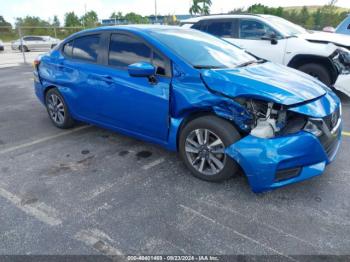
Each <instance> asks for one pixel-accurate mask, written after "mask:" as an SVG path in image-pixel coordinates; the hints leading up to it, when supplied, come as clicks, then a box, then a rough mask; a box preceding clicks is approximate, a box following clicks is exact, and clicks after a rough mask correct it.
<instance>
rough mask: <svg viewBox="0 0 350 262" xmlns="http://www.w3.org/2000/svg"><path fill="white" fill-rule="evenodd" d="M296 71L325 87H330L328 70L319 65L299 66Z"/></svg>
mask: <svg viewBox="0 0 350 262" xmlns="http://www.w3.org/2000/svg"><path fill="white" fill-rule="evenodd" d="M298 69H299V70H300V71H302V72H304V73H306V74H309V75H311V76H313V77H315V78H317V79H318V80H320V81H321V82H322V83H324V84H325V85H327V86H331V85H332V78H331V75H330V72H329V70H328V69H327V68H326V67H325V66H323V65H321V64H316V63H309V64H305V65H302V66H300V67H299V68H298Z"/></svg>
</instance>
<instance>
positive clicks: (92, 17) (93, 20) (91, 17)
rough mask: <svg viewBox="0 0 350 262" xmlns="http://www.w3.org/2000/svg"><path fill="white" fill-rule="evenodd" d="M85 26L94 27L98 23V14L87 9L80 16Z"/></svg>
mask: <svg viewBox="0 0 350 262" xmlns="http://www.w3.org/2000/svg"><path fill="white" fill-rule="evenodd" d="M80 21H81V23H82V24H83V25H84V26H85V27H95V26H96V25H97V23H98V16H97V13H96V12H95V11H89V12H87V13H86V14H85V15H83V16H82V17H81V18H80Z"/></svg>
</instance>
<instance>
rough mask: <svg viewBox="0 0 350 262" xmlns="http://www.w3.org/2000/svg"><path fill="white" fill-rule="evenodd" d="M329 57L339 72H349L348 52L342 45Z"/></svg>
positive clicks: (349, 56) (349, 59) (349, 57)
mask: <svg viewBox="0 0 350 262" xmlns="http://www.w3.org/2000/svg"><path fill="white" fill-rule="evenodd" d="M330 58H331V59H332V60H333V62H334V65H335V66H336V67H337V69H338V71H339V73H341V74H349V73H350V52H349V50H347V49H346V48H344V47H339V48H338V49H337V50H336V51H335V52H334V53H333V54H332V55H331V56H330Z"/></svg>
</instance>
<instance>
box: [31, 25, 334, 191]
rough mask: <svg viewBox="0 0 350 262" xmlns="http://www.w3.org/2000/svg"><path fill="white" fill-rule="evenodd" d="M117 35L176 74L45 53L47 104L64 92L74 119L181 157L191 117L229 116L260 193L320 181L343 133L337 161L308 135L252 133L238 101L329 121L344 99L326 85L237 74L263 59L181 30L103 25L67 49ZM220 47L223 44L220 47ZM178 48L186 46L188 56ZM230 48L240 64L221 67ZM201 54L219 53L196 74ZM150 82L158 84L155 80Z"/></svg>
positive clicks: (268, 74)
mask: <svg viewBox="0 0 350 262" xmlns="http://www.w3.org/2000/svg"><path fill="white" fill-rule="evenodd" d="M116 30H118V31H119V32H123V33H128V34H132V35H135V36H137V37H139V38H141V39H143V40H144V41H145V42H147V43H148V45H149V46H151V47H154V48H156V49H157V50H158V52H160V53H162V54H163V55H164V57H166V58H168V59H169V61H170V64H171V76H159V75H154V72H155V67H154V66H153V65H151V64H150V63H149V62H145V61H138V62H137V63H135V64H133V65H129V67H128V68H127V69H120V68H116V67H111V66H108V63H107V62H106V57H107V55H106V53H105V54H104V55H103V56H102V57H101V58H99V59H100V60H99V63H90V62H84V61H81V60H75V59H70V58H66V57H65V56H64V55H63V53H62V49H61V48H60V47H59V48H57V49H55V50H54V51H52V52H51V53H50V54H47V55H44V56H43V57H42V58H41V63H40V66H39V71H38V72H37V71H35V72H34V74H35V77H34V79H35V85H34V86H35V93H36V95H37V96H38V98H39V100H40V101H41V102H42V103H45V101H44V100H45V99H44V96H45V92H46V90H47V89H48V88H50V87H57V88H58V90H59V91H60V93H61V94H62V96H63V97H64V99H65V101H66V103H67V106H68V108H69V110H70V112H71V114H72V116H73V118H74V119H77V120H80V121H84V122H87V123H91V124H94V125H97V126H101V127H104V128H108V129H111V130H114V131H117V132H120V133H123V134H126V135H129V136H133V137H136V138H139V139H143V140H145V141H149V142H153V143H157V144H159V145H162V146H164V147H165V148H167V149H169V150H173V151H176V150H177V149H178V144H177V142H178V137H179V134H180V132H181V128H182V127H183V125H184V123H185V122H186V121H187V119H189V118H190V117H193V116H195V115H197V114H215V115H217V116H218V117H222V118H225V119H227V120H228V121H230V122H232V124H233V125H234V126H235V127H236V128H237V129H238V130H239V131H240V133H241V134H242V139H240V140H239V141H237V142H236V143H234V144H233V145H230V146H228V147H227V149H226V154H227V155H228V156H229V157H231V158H232V159H234V160H235V161H237V162H238V163H239V165H240V166H241V167H242V169H243V170H244V172H245V174H246V175H247V177H248V180H249V183H250V185H251V187H252V189H253V190H254V191H255V192H261V191H264V190H269V189H274V188H278V187H281V186H284V185H287V184H290V183H295V182H298V181H302V180H305V179H308V178H310V177H313V176H316V175H319V174H321V173H322V172H323V171H324V168H325V166H326V165H327V164H329V163H330V162H331V161H332V160H333V159H334V157H335V155H336V152H337V150H338V147H339V143H340V135H338V137H337V142H336V143H337V145H336V149H335V150H334V152H333V154H332V155H331V156H328V155H327V154H326V152H325V149H324V148H323V146H322V144H321V143H320V141H319V139H318V138H317V137H315V136H314V135H312V134H311V133H307V132H304V131H299V132H297V133H295V134H289V135H285V136H280V137H275V138H271V139H263V138H257V137H253V136H252V135H249V132H250V124H251V121H252V119H253V117H252V115H251V114H250V113H249V112H248V111H247V109H246V108H245V107H243V106H242V105H241V104H240V103H238V102H237V101H236V99H237V98H241V97H245V98H254V99H260V100H264V101H269V102H275V103H278V104H281V105H284V106H286V107H288V110H289V111H292V112H295V113H299V114H302V115H304V116H305V117H318V118H321V117H325V116H328V115H330V114H331V113H332V112H334V110H336V109H337V108H338V107H339V106H340V101H339V99H338V97H337V96H336V95H335V94H334V93H332V91H330V90H329V89H328V88H327V87H326V86H324V85H323V84H322V83H320V82H319V81H317V80H315V79H313V78H312V77H310V76H308V75H305V74H303V73H301V72H299V71H296V70H293V69H291V68H287V67H284V66H281V65H276V64H273V63H270V62H265V63H256V64H252V65H249V66H246V67H237V68H235V66H231V65H233V64H235V65H238V64H241V63H242V61H246V60H247V59H248V60H251V59H253V60H254V59H255V58H254V57H252V56H250V55H249V54H247V53H244V52H243V51H242V50H240V49H238V48H236V47H232V45H230V44H229V43H227V42H223V41H221V40H218V39H216V38H214V37H213V36H209V35H207V34H204V33H202V32H199V31H195V30H191V29H180V28H177V27H164V26H163V27H162V26H150V27H143V26H139V27H137V26H123V27H102V28H98V29H92V30H86V31H83V32H80V33H77V34H74V35H72V36H70V37H69V38H68V39H66V40H65V41H63V43H62V44H61V46H62V45H64V44H65V43H66V42H68V41H70V40H72V39H74V38H75V37H77V36H79V35H82V34H88V33H102V34H105V36H106V38H105V39H109V38H108V34H110V33H111V32H115V31H116ZM183 32H187V33H186V38H182V37H181V35H182V33H183ZM192 35H193V39H191V37H192ZM167 36H168V37H173V38H174V39H175V40H176V45H177V47H176V48H174V47H172V46H171V42H169V41H164V39H167ZM200 37H203V38H208V40H207V42H209V43H210V44H208V45H207V46H206V41H200V40H198V38H200ZM175 40H174V41H175ZM217 41H221V42H222V43H220V44H216V42H217ZM186 45H188V48H185V47H186ZM192 45H194V47H193V46H192ZM196 45H198V47H196ZM216 45H217V46H216ZM226 45H229V46H226ZM178 46H180V47H181V46H182V48H183V52H182V53H181V54H179V49H178ZM222 46H223V47H222ZM224 47H227V48H225V50H226V51H227V50H231V51H232V52H233V53H232V54H233V55H232V61H227V60H225V61H224V62H221V61H220V59H217V57H216V56H215V54H217V52H218V51H220V48H221V49H222V48H224ZM196 48H197V49H198V52H199V53H200V52H201V51H200V50H202V51H203V50H204V52H205V50H206V49H205V48H207V49H208V50H212V52H214V51H215V52H214V55H213V57H211V58H210V59H209V58H206V57H205V56H201V57H199V58H196V59H197V60H198V61H202V62H203V64H204V65H202V66H204V67H203V68H195V67H194V66H193V64H192V63H194V61H197V60H196V59H195V58H193V59H192V60H191V59H189V57H190V58H192V57H193V55H194V54H193V49H196ZM106 50H107V49H106ZM213 50H214V51H213ZM180 51H181V50H180ZM226 51H225V52H226ZM191 52H192V53H191ZM208 52H209V51H208ZM225 55H227V54H225ZM194 57H195V56H194ZM225 59H228V58H227V57H225ZM230 59H231V58H230ZM209 62H213V63H214V62H215V63H216V64H215V66H217V67H220V68H218V69H210V68H206V67H207V66H208V63H209ZM150 76H152V77H153V78H154V80H155V81H150ZM340 130H341V128H340ZM339 132H340V131H339ZM293 167H302V171H301V172H300V174H299V175H298V176H297V177H294V178H290V179H288V180H285V181H278V182H276V181H275V173H276V171H277V170H280V169H286V168H293Z"/></svg>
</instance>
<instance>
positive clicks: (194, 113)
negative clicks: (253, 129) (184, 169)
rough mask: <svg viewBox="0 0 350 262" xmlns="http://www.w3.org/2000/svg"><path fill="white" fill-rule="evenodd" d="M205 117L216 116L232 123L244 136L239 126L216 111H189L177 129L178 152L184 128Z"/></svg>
mask: <svg viewBox="0 0 350 262" xmlns="http://www.w3.org/2000/svg"><path fill="white" fill-rule="evenodd" d="M204 116H215V117H217V118H220V119H223V120H225V121H227V122H228V123H230V124H231V125H232V126H233V127H234V128H235V129H236V130H237V132H239V133H240V134H241V135H242V132H241V130H240V129H239V128H238V127H237V124H236V123H235V122H234V120H233V121H232V120H230V119H228V118H226V117H224V116H221V115H219V114H217V113H216V112H215V111H214V109H201V110H195V111H188V112H185V113H184V116H183V118H182V121H181V123H180V125H179V127H178V129H177V134H176V150H177V151H178V150H179V141H180V135H181V131H182V130H183V129H184V127H185V126H186V125H187V124H188V123H190V122H191V121H192V120H194V119H196V118H199V117H204Z"/></svg>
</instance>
